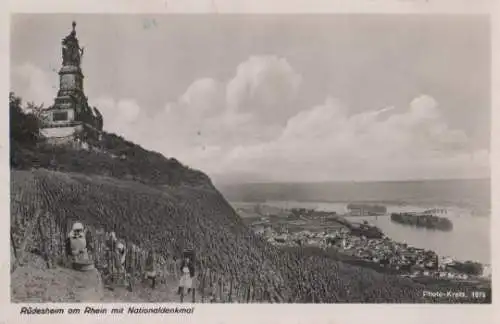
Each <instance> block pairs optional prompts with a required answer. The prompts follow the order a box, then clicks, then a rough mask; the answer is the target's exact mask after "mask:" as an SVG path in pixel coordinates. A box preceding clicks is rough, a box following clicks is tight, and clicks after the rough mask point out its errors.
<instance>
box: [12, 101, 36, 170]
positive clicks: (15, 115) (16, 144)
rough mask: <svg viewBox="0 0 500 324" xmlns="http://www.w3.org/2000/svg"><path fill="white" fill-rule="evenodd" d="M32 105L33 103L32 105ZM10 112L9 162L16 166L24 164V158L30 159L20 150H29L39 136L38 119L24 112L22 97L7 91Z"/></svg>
mask: <svg viewBox="0 0 500 324" xmlns="http://www.w3.org/2000/svg"><path fill="white" fill-rule="evenodd" d="M33 106H34V105H33ZM9 114H10V163H11V166H13V167H17V166H20V165H23V164H24V162H23V161H24V160H26V159H30V158H31V157H30V156H25V155H23V154H22V153H21V152H22V151H23V150H31V149H33V148H34V147H35V146H36V143H37V141H38V138H39V136H40V132H39V131H40V124H39V119H38V118H37V117H36V116H35V115H33V114H31V113H26V112H25V111H24V110H23V107H22V99H21V98H20V97H17V96H16V95H15V94H14V93H13V92H10V93H9Z"/></svg>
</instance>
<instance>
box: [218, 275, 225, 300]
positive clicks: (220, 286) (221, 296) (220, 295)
mask: <svg viewBox="0 0 500 324" xmlns="http://www.w3.org/2000/svg"><path fill="white" fill-rule="evenodd" d="M223 297H224V296H223V295H222V278H221V277H219V300H220V301H221V302H222V300H223Z"/></svg>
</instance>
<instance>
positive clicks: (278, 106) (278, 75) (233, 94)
mask: <svg viewBox="0 0 500 324" xmlns="http://www.w3.org/2000/svg"><path fill="white" fill-rule="evenodd" d="M301 82H302V77H301V76H300V75H299V74H298V73H297V72H295V71H294V70H293V68H292V67H291V66H290V64H289V63H288V61H287V60H286V59H284V58H280V57H277V56H253V57H250V58H249V59H248V60H247V61H245V62H243V63H241V64H240V65H239V66H238V67H237V69H236V75H235V77H234V78H233V79H232V80H231V81H229V82H228V84H227V87H226V101H227V105H228V108H229V109H230V110H232V111H237V112H252V113H255V115H256V117H259V118H260V119H261V120H263V119H265V120H266V121H268V122H271V121H272V122H277V123H282V122H284V121H286V120H287V118H289V117H291V116H293V115H294V114H295V113H297V109H293V105H291V104H292V103H293V100H294V99H295V96H296V94H297V91H298V89H299V87H300V85H301Z"/></svg>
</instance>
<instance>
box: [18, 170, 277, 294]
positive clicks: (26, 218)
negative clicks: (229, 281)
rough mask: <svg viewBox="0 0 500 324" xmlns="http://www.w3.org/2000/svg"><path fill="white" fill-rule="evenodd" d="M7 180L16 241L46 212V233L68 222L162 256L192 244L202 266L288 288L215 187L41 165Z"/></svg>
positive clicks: (240, 278) (36, 242)
mask: <svg viewBox="0 0 500 324" xmlns="http://www.w3.org/2000/svg"><path fill="white" fill-rule="evenodd" d="M11 184H12V185H11V196H12V210H11V213H12V217H11V219H12V226H13V231H14V233H15V234H16V237H17V238H16V240H19V237H22V235H23V233H22V232H23V230H24V229H25V228H27V224H29V222H30V219H31V218H32V217H33V215H34V214H35V213H36V211H37V210H38V209H41V210H43V211H48V212H49V214H47V215H45V214H44V218H43V222H44V223H45V224H46V225H45V227H46V230H45V231H52V233H56V236H57V233H58V232H60V228H64V226H65V224H66V220H67V219H70V220H81V221H83V222H85V223H86V224H89V225H92V226H94V227H97V228H108V229H114V230H115V231H116V233H117V234H118V235H119V236H120V237H124V238H126V239H127V241H130V242H132V243H135V244H137V245H139V246H142V247H145V248H147V247H150V246H154V247H155V248H156V249H157V251H158V252H160V253H161V254H163V255H179V253H180V252H181V251H182V249H183V248H185V247H188V246H192V247H194V248H195V249H196V251H197V255H199V257H198V259H199V260H200V264H203V265H204V266H205V267H209V268H211V269H213V270H214V271H217V272H224V273H227V274H231V275H232V276H233V277H235V279H237V280H238V281H243V282H245V281H249V280H250V279H255V278H254V273H261V274H262V278H260V277H259V278H257V282H258V283H259V281H260V283H261V284H264V283H265V282H274V283H276V284H277V285H278V286H279V287H280V288H279V289H280V291H283V292H284V291H285V290H286V287H285V286H284V284H283V279H282V278H280V277H279V275H271V273H272V272H274V273H275V274H278V273H279V271H278V269H276V267H275V266H273V263H271V262H269V260H272V259H273V257H274V255H273V249H268V247H267V244H266V243H264V242H263V241H261V240H260V239H258V238H257V237H256V236H255V235H254V234H253V233H252V232H251V231H250V230H249V229H248V228H247V227H245V225H244V224H243V223H242V221H241V220H240V218H239V217H238V216H237V215H236V214H235V212H234V211H233V209H232V208H231V207H230V205H229V204H228V203H227V202H226V201H225V200H224V198H223V197H222V196H221V195H220V194H219V193H218V192H217V191H216V190H213V189H206V188H196V187H188V186H180V187H170V186H163V187H161V188H160V187H151V186H147V185H144V184H141V183H137V182H133V181H123V180H117V179H113V178H108V177H103V176H86V175H81V174H72V173H62V172H54V171H46V170H34V171H13V172H12V173H11ZM52 236H53V237H54V235H52ZM55 240H56V241H60V239H58V238H56V239H55ZM40 244H41V243H40V237H39V235H38V234H35V237H34V238H33V243H32V246H31V247H30V249H32V250H37V249H38V250H39V248H37V247H38V246H39V245H40ZM55 245H56V246H57V242H56V244H55ZM56 249H57V248H56ZM57 250H58V249H57ZM271 270H272V271H271Z"/></svg>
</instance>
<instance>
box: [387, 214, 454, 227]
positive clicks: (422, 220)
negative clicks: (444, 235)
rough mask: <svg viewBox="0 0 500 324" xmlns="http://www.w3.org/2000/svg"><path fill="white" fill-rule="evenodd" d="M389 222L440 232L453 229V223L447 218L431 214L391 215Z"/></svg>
mask: <svg viewBox="0 0 500 324" xmlns="http://www.w3.org/2000/svg"><path fill="white" fill-rule="evenodd" d="M391 221H393V222H395V223H399V224H403V225H411V226H416V227H423V228H428V229H435V230H441V231H451V230H452V229H453V223H452V222H451V221H450V220H449V219H448V218H446V217H441V216H436V215H432V214H416V213H392V214H391Z"/></svg>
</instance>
